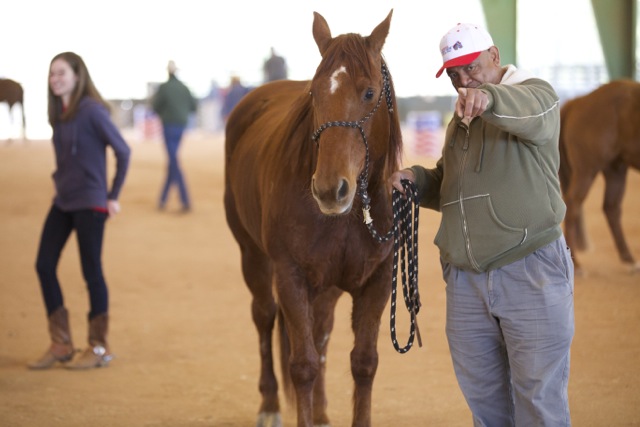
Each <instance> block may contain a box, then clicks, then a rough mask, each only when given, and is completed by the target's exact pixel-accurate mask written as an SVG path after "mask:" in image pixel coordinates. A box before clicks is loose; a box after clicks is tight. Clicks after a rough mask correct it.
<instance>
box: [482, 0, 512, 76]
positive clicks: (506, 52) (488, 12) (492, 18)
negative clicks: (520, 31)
mask: <svg viewBox="0 0 640 427" xmlns="http://www.w3.org/2000/svg"><path fill="white" fill-rule="evenodd" d="M516 2H517V0H482V8H483V9H484V16H485V18H486V20H487V30H488V31H489V33H490V34H491V37H492V38H493V42H494V43H495V45H496V46H498V49H500V62H501V63H502V64H503V65H506V64H514V65H517V59H518V58H517V52H516V46H517V40H516V34H517V31H516V30H517V22H516V21H517V19H516V18H517V15H516V12H517V10H516Z"/></svg>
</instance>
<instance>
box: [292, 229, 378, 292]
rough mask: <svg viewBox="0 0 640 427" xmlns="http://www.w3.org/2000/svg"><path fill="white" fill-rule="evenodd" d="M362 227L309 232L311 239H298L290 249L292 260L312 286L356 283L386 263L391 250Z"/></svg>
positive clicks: (360, 282)
mask: <svg viewBox="0 0 640 427" xmlns="http://www.w3.org/2000/svg"><path fill="white" fill-rule="evenodd" d="M353 226H361V227H363V230H364V232H362V230H358V231H355V232H354V230H353V229H351V228H347V229H340V228H337V229H325V230H322V231H320V232H317V233H314V234H313V239H308V240H306V241H304V242H299V244H298V245H296V246H294V247H293V248H292V249H293V250H292V251H291V253H290V254H291V257H292V258H293V260H294V262H295V263H296V264H297V265H298V266H299V267H300V268H301V269H302V270H303V272H304V274H305V275H306V276H307V279H308V280H309V282H310V283H312V284H315V285H319V286H322V285H334V284H335V285H338V286H340V287H343V288H344V287H345V286H347V287H348V286H359V285H361V284H363V283H364V282H365V281H366V280H367V279H368V278H369V277H371V276H372V275H373V274H374V272H375V271H376V270H377V269H379V268H380V267H381V264H383V263H386V262H388V260H389V254H390V253H391V250H390V246H389V245H388V244H380V243H378V242H377V241H376V240H375V239H374V238H373V237H372V236H370V235H369V234H368V233H366V231H367V230H366V228H364V227H365V226H364V225H363V224H360V223H358V224H354V225H353Z"/></svg>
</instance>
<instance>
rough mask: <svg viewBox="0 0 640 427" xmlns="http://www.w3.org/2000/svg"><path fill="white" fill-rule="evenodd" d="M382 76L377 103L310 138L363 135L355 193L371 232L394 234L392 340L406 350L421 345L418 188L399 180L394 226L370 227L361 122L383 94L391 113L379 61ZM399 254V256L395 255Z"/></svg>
mask: <svg viewBox="0 0 640 427" xmlns="http://www.w3.org/2000/svg"><path fill="white" fill-rule="evenodd" d="M382 79H383V87H384V90H382V91H381V92H380V96H379V97H378V102H377V103H376V106H375V107H374V108H373V110H371V111H370V112H369V114H367V115H366V116H364V117H363V118H362V119H360V120H358V121H353V122H344V121H334V122H327V123H324V124H322V125H321V126H320V127H319V128H318V129H317V130H316V131H315V132H314V133H313V135H312V136H311V139H312V140H313V141H314V142H315V143H316V146H318V148H319V139H320V134H321V133H322V132H323V131H324V130H326V129H328V128H330V127H334V126H341V127H351V128H356V129H358V131H359V132H360V136H362V142H363V143H364V146H365V149H366V155H365V164H364V170H363V171H362V173H361V174H360V177H359V181H360V183H359V188H358V194H360V196H361V198H362V215H363V218H364V223H365V224H366V225H367V228H368V229H369V232H370V233H371V235H372V236H373V237H374V238H375V239H376V240H377V241H378V243H384V242H386V241H388V240H389V239H390V238H391V237H392V236H393V277H392V279H391V319H390V325H391V326H390V327H391V342H392V343H393V347H394V348H395V349H396V351H397V352H398V353H401V354H402V353H406V352H407V351H409V350H410V349H411V347H412V346H413V341H414V338H416V337H417V338H418V345H419V346H420V347H422V338H421V337H420V329H419V328H418V322H417V319H416V315H417V314H418V312H419V311H420V306H421V304H420V294H419V292H418V216H419V212H420V210H419V205H418V191H417V189H416V186H415V184H414V183H413V182H411V181H409V180H402V186H403V188H404V190H405V195H406V196H403V194H402V193H400V191H398V190H397V189H395V188H394V189H393V192H392V209H393V227H392V228H391V230H389V231H388V232H387V234H385V235H384V236H381V235H380V234H378V232H377V231H376V229H375V228H373V219H372V218H371V213H370V211H371V198H370V197H369V194H368V193H367V186H368V184H367V177H368V176H369V142H368V141H367V135H366V134H365V133H364V129H363V128H362V125H363V124H364V123H365V122H366V121H367V120H369V119H370V118H371V116H373V114H374V113H375V112H376V111H377V110H378V107H380V104H381V102H382V95H383V94H384V95H386V96H385V101H386V103H387V108H388V110H389V114H392V113H393V105H392V102H391V84H390V81H389V70H388V69H387V64H385V62H384V61H382ZM398 254H400V256H398ZM398 259H400V260H401V262H400V264H401V269H400V273H401V278H402V291H403V295H404V302H405V305H406V307H407V311H409V314H410V316H411V326H410V329H409V338H408V341H407V344H406V345H405V346H404V347H400V345H399V344H398V340H397V338H396V299H397V288H398V279H397V277H398Z"/></svg>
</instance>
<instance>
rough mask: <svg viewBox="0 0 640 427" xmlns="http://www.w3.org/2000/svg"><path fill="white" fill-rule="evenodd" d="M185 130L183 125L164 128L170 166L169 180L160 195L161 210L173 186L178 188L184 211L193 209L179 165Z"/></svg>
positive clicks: (168, 170)
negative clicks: (181, 143)
mask: <svg viewBox="0 0 640 427" xmlns="http://www.w3.org/2000/svg"><path fill="white" fill-rule="evenodd" d="M185 128H186V126H182V125H163V126H162V131H163V134H164V144H165V147H166V149H167V156H168V162H169V165H168V169H167V179H166V180H165V184H164V187H163V188H162V193H161V194H160V203H159V206H160V208H163V207H164V205H165V204H166V203H167V196H168V195H169V189H170V188H171V186H172V185H176V186H177V187H178V191H179V192H180V201H181V202H182V207H183V208H184V209H189V208H190V207H191V204H190V202H189V194H188V193H187V185H186V184H185V180H184V177H183V175H182V171H181V170H180V164H179V163H178V148H180V141H181V140H182V134H183V133H184V130H185Z"/></svg>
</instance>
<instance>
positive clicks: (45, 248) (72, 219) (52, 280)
mask: <svg viewBox="0 0 640 427" xmlns="http://www.w3.org/2000/svg"><path fill="white" fill-rule="evenodd" d="M107 217H108V215H107V213H106V212H98V211H93V210H90V209H85V210H79V211H73V212H63V211H62V210H60V209H59V208H57V207H56V206H55V205H54V206H52V207H51V210H50V211H49V214H48V215H47V218H46V220H45V223H44V228H43V229H42V236H41V238H40V247H39V249H38V257H37V259H36V271H37V273H38V278H39V279H40V288H41V290H42V296H43V298H44V303H45V306H46V308H47V315H48V316H49V315H51V313H53V312H54V311H55V310H56V309H57V308H59V307H61V306H63V305H64V300H63V296H62V289H61V288H60V282H59V281H58V275H57V269H58V262H59V261H60V255H61V254H62V249H63V248H64V246H65V244H66V243H67V240H68V239H69V236H70V235H71V232H72V231H73V230H75V231H76V238H77V242H78V249H79V251H80V262H81V265H82V274H83V276H84V280H85V282H86V283H87V288H88V291H89V303H90V310H91V311H90V312H89V318H90V319H92V318H94V317H95V316H97V315H99V314H102V313H106V312H108V310H109V291H108V289H107V284H106V282H105V280H104V276H103V273H102V241H103V236H104V227H105V222H106V220H107Z"/></svg>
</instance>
